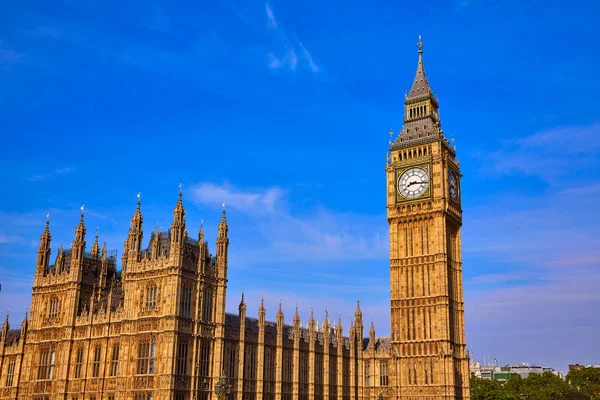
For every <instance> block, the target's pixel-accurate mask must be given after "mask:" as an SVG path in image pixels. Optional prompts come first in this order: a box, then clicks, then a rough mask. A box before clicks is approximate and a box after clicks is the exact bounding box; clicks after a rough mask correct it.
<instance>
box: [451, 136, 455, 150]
mask: <svg viewBox="0 0 600 400" xmlns="http://www.w3.org/2000/svg"><path fill="white" fill-rule="evenodd" d="M450 141H451V142H452V147H454V150H456V145H455V144H454V135H452V137H451V138H450Z"/></svg>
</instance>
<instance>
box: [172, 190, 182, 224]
mask: <svg viewBox="0 0 600 400" xmlns="http://www.w3.org/2000/svg"><path fill="white" fill-rule="evenodd" d="M182 189H183V184H181V183H180V184H179V196H178V198H177V204H175V210H173V214H174V217H175V219H174V220H173V223H175V222H180V223H182V222H183V217H184V216H185V208H184V207H183V192H182Z"/></svg>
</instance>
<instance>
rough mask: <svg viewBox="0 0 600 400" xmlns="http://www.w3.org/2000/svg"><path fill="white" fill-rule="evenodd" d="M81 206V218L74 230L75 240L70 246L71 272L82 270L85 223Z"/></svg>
mask: <svg viewBox="0 0 600 400" xmlns="http://www.w3.org/2000/svg"><path fill="white" fill-rule="evenodd" d="M83 216H84V215H83V206H81V218H80V219H79V224H78V225H77V228H75V240H73V245H72V246H71V272H74V271H78V270H80V269H82V268H83V258H84V256H85V232H86V230H85V223H84V222H83Z"/></svg>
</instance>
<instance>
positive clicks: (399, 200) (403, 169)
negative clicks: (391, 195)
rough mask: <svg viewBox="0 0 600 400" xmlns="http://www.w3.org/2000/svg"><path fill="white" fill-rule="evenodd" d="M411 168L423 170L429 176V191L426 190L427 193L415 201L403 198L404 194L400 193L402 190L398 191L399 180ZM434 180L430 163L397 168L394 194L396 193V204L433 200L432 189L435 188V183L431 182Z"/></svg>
mask: <svg viewBox="0 0 600 400" xmlns="http://www.w3.org/2000/svg"><path fill="white" fill-rule="evenodd" d="M411 168H421V169H423V170H425V172H427V175H428V176H429V186H427V189H426V190H425V192H423V194H422V195H420V196H419V197H415V198H414V199H409V198H407V197H404V196H402V194H401V193H400V190H399V189H398V180H399V179H400V177H401V176H402V174H403V173H404V172H406V171H408V170H409V169H411ZM432 179H433V175H432V173H431V164H430V163H424V164H413V165H407V166H404V167H401V168H396V175H395V178H394V192H395V193H396V203H408V202H411V201H419V200H423V199H428V198H431V193H432V191H431V189H432V187H433V182H432V181H431V180H432Z"/></svg>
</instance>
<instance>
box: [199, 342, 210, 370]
mask: <svg viewBox="0 0 600 400" xmlns="http://www.w3.org/2000/svg"><path fill="white" fill-rule="evenodd" d="M209 361H210V347H209V345H208V343H202V347H201V348H200V376H208V373H209V372H210V369H209V366H210V365H209Z"/></svg>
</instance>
